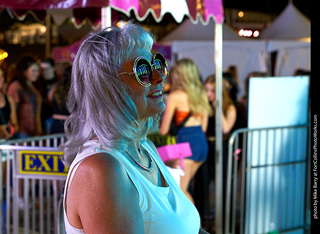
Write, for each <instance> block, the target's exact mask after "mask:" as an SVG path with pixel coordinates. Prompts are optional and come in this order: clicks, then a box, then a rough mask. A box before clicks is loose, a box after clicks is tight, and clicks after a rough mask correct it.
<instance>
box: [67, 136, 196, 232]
mask: <svg viewBox="0 0 320 234" xmlns="http://www.w3.org/2000/svg"><path fill="white" fill-rule="evenodd" d="M100 146H101V144H100V142H99V141H96V140H90V141H88V142H86V143H85V144H84V145H83V146H82V147H81V148H80V150H79V152H78V154H77V156H76V158H75V160H74V161H73V163H72V164H71V166H70V168H69V173H68V177H67V180H66V186H65V187H66V188H70V184H71V182H72V178H73V175H74V173H75V171H76V169H77V168H78V166H79V165H80V163H81V162H82V160H83V159H85V158H86V157H89V156H91V155H93V154H96V153H98V152H103V149H101V148H100ZM142 146H143V147H144V149H146V150H147V151H148V152H149V154H150V155H151V157H152V159H153V161H154V162H155V163H156V164H157V165H158V167H159V170H160V171H161V173H162V175H163V177H164V179H165V180H166V182H167V185H168V187H159V186H156V185H154V184H152V183H151V182H150V181H149V180H148V179H147V178H145V177H144V176H143V175H142V174H141V173H140V172H139V171H138V170H137V168H136V167H135V166H134V165H132V164H131V163H130V161H128V160H127V159H126V157H125V156H123V155H122V154H121V153H120V152H119V151H117V150H114V151H113V156H114V157H115V158H117V159H118V160H119V161H120V162H121V164H122V165H123V166H124V168H125V170H126V172H127V174H128V176H129V177H130V179H131V181H132V182H133V184H134V186H135V187H136V189H137V191H138V194H139V206H140V209H141V212H142V215H143V223H144V233H150V234H198V233H199V229H200V217H199V213H198V211H197V210H196V208H195V206H194V205H193V204H192V203H191V202H190V200H189V199H188V198H187V197H186V196H185V195H184V193H183V192H182V190H181V189H180V187H179V185H178V184H177V183H176V181H175V180H174V178H173V177H172V175H171V174H170V172H169V171H168V169H167V168H166V166H165V165H164V163H163V162H162V160H161V158H160V156H159V155H158V152H155V151H154V150H153V148H152V147H150V146H149V143H148V142H144V143H142ZM155 154H157V155H155ZM68 183H69V185H68V186H67V184H68ZM67 195H68V190H67V191H65V196H64V202H63V211H64V223H65V229H66V233H67V234H69V233H70V234H71V233H73V234H78V233H79V234H80V233H85V232H84V230H83V229H77V228H75V227H73V226H71V224H70V223H69V221H68V218H67V215H66V210H65V203H66V198H67Z"/></svg>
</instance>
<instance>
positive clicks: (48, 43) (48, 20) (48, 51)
mask: <svg viewBox="0 0 320 234" xmlns="http://www.w3.org/2000/svg"><path fill="white" fill-rule="evenodd" d="M45 43H46V44H45V57H50V55H51V16H50V14H49V13H48V11H47V14H46V42H45Z"/></svg>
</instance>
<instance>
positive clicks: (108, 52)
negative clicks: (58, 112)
mask: <svg viewBox="0 0 320 234" xmlns="http://www.w3.org/2000/svg"><path fill="white" fill-rule="evenodd" d="M152 45H153V37H152V36H151V35H150V33H148V32H147V31H146V30H144V29H143V28H142V27H140V26H138V25H135V24H132V23H131V22H129V23H127V24H126V25H125V26H124V27H122V28H106V29H103V30H100V31H99V32H96V33H92V34H90V35H89V36H88V37H87V38H86V39H85V40H84V41H83V43H82V44H81V46H80V48H79V50H78V52H77V54H76V57H75V59H74V62H73V66H72V80H71V86H70V91H69V95H68V100H67V108H68V110H69V112H70V113H71V114H70V116H69V118H68V119H67V120H66V123H65V132H66V136H67V141H66V143H65V144H64V145H62V146H61V147H60V149H61V150H63V151H64V156H63V157H62V160H63V162H64V164H65V165H66V166H70V164H71V163H72V161H73V160H74V158H75V156H76V154H77V152H78V150H79V147H81V146H82V145H83V144H84V143H85V142H86V141H88V140H90V139H92V138H94V137H97V138H98V139H99V140H100V141H101V142H102V144H103V145H104V147H106V148H107V149H109V150H111V149H112V148H116V147H121V144H123V143H124V142H128V141H130V140H132V139H135V138H137V137H140V138H142V139H143V138H145V137H146V136H147V134H148V133H151V132H154V131H156V130H157V129H158V122H159V115H156V116H153V117H150V118H148V120H147V121H146V122H143V124H142V122H140V121H138V120H139V114H138V111H137V108H136V106H135V104H134V102H133V101H132V99H131V98H130V96H129V93H128V92H130V89H129V87H128V86H127V85H126V84H125V83H124V82H123V81H121V79H120V78H119V73H120V72H121V65H122V64H123V63H124V62H126V61H128V60H129V59H134V56H136V55H135V51H136V50H137V49H144V48H145V49H148V50H150V51H151V48H152Z"/></svg>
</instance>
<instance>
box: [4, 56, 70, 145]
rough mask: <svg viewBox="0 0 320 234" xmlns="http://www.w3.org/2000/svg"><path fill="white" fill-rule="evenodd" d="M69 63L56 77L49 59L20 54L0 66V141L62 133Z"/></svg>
mask: <svg viewBox="0 0 320 234" xmlns="http://www.w3.org/2000/svg"><path fill="white" fill-rule="evenodd" d="M70 80H71V66H70V67H68V68H66V69H65V72H64V74H63V75H62V76H60V77H58V76H57V73H56V71H55V62H54V60H53V59H52V58H49V57H48V58H44V59H43V60H41V61H38V60H36V59H35V58H34V57H33V56H30V55H25V56H22V57H21V58H20V59H18V61H17V62H16V63H15V64H14V66H10V70H9V69H8V70H5V69H3V68H0V117H1V118H0V121H1V122H0V139H1V140H2V141H4V140H9V139H15V138H19V139H21V138H27V137H35V136H42V135H47V134H53V133H63V132H64V128H63V124H64V121H65V120H66V118H67V116H68V115H69V112H68V111H67V109H66V107H65V103H66V99H67V95H68V91H69V87H70Z"/></svg>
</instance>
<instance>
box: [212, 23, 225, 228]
mask: <svg viewBox="0 0 320 234" xmlns="http://www.w3.org/2000/svg"><path fill="white" fill-rule="evenodd" d="M214 41H215V70H216V90H215V92H216V103H215V113H216V114H215V118H216V123H215V124H216V133H215V134H216V143H215V144H216V145H215V146H216V147H215V170H216V183H215V184H216V189H215V191H216V201H215V205H216V212H215V214H216V215H215V220H216V223H215V224H216V225H215V227H216V230H215V231H216V233H217V234H222V233H223V207H224V206H223V204H224V203H223V202H224V199H223V188H224V186H223V171H222V170H223V167H222V165H223V157H222V155H223V147H222V145H223V144H222V143H223V142H222V140H223V139H222V72H223V71H222V23H216V24H215V40H214Z"/></svg>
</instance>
